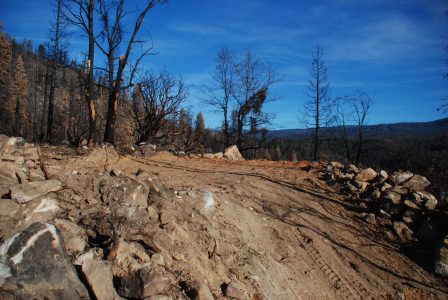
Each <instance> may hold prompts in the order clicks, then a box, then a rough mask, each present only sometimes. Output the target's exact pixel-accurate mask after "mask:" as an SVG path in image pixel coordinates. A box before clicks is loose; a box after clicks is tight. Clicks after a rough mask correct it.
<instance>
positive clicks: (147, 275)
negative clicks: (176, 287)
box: [118, 266, 171, 299]
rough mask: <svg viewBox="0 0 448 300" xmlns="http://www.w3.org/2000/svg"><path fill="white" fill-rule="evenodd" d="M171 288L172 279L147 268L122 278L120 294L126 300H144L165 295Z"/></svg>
mask: <svg viewBox="0 0 448 300" xmlns="http://www.w3.org/2000/svg"><path fill="white" fill-rule="evenodd" d="M170 287H171V279H169V278H168V277H166V276H163V275H162V274H160V273H158V272H157V271H155V270H153V269H151V267H150V266H146V267H143V268H141V269H138V270H136V271H133V272H131V273H130V274H129V275H127V276H125V277H124V278H122V279H121V285H120V288H119V290H118V293H119V294H120V295H121V296H123V297H125V298H133V299H135V298H138V299H142V298H146V297H150V296H154V295H157V294H163V293H165V292H167V291H168V290H169V289H170Z"/></svg>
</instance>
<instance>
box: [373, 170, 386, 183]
mask: <svg viewBox="0 0 448 300" xmlns="http://www.w3.org/2000/svg"><path fill="white" fill-rule="evenodd" d="M387 178H389V175H388V174H387V172H386V171H384V170H381V171H380V173H378V176H377V177H376V181H377V182H378V183H383V182H385V181H386V180H387Z"/></svg>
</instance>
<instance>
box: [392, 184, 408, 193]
mask: <svg viewBox="0 0 448 300" xmlns="http://www.w3.org/2000/svg"><path fill="white" fill-rule="evenodd" d="M390 191H392V192H395V193H397V194H400V195H407V194H408V193H409V189H408V188H406V187H404V186H399V185H396V186H394V187H392V188H391V189H390Z"/></svg>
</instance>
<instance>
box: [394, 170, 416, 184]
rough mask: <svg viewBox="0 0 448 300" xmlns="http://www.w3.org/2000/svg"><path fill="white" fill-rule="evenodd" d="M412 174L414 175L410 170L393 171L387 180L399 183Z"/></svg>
mask: <svg viewBox="0 0 448 300" xmlns="http://www.w3.org/2000/svg"><path fill="white" fill-rule="evenodd" d="M412 176H414V174H413V173H411V172H394V173H393V174H392V176H390V177H389V180H390V181H391V182H392V183H393V184H394V185H400V184H402V183H403V182H405V181H406V180H408V179H409V178H411V177H412Z"/></svg>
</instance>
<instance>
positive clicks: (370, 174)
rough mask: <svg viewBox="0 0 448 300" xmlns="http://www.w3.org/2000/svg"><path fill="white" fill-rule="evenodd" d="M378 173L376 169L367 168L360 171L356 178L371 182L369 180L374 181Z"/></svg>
mask: <svg viewBox="0 0 448 300" xmlns="http://www.w3.org/2000/svg"><path fill="white" fill-rule="evenodd" d="M377 175H378V174H377V173H376V171H375V170H374V169H372V168H367V169H364V170H362V171H361V172H359V173H358V174H357V175H356V176H355V180H358V181H364V182H369V181H372V180H373V179H375V177H376V176H377Z"/></svg>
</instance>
